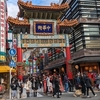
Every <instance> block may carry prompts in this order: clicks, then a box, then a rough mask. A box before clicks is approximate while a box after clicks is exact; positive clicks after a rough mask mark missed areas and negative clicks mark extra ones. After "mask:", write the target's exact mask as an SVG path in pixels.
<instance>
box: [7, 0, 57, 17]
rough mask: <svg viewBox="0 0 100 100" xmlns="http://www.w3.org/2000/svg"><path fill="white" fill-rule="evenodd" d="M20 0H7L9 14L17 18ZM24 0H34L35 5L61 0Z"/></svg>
mask: <svg viewBox="0 0 100 100" xmlns="http://www.w3.org/2000/svg"><path fill="white" fill-rule="evenodd" d="M17 1H18V0H7V7H8V16H11V17H14V18H16V16H17V13H18V11H19V9H18V5H17ZM23 1H32V3H33V5H46V6H49V5H50V3H51V2H52V3H59V0H23Z"/></svg>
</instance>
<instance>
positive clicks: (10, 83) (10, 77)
mask: <svg viewBox="0 0 100 100" xmlns="http://www.w3.org/2000/svg"><path fill="white" fill-rule="evenodd" d="M12 69H13V68H10V71H9V77H10V78H9V79H10V80H9V83H10V85H11V78H12V76H11V71H12ZM9 99H10V100H11V87H10V88H9Z"/></svg>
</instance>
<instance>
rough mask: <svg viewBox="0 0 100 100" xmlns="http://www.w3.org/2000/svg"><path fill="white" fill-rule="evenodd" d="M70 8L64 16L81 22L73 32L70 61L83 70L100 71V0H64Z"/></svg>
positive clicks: (63, 17)
mask: <svg viewBox="0 0 100 100" xmlns="http://www.w3.org/2000/svg"><path fill="white" fill-rule="evenodd" d="M65 2H67V3H68V4H69V6H70V8H69V9H68V10H67V11H66V13H65V14H64V15H63V16H62V20H64V19H66V18H67V19H77V20H78V22H79V24H78V25H77V26H75V27H74V29H73V32H71V37H70V44H71V45H72V48H71V57H72V60H71V61H70V63H71V64H72V66H73V68H75V66H78V67H77V68H76V69H77V70H80V71H81V72H96V73H99V71H100V0H63V1H62V3H65Z"/></svg>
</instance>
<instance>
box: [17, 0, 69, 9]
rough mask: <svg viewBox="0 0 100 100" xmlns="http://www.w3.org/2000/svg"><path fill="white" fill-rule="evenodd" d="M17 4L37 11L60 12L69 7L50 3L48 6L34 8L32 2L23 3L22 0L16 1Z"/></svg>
mask: <svg viewBox="0 0 100 100" xmlns="http://www.w3.org/2000/svg"><path fill="white" fill-rule="evenodd" d="M18 4H19V5H21V6H24V7H29V8H32V9H33V8H37V9H39V8H40V9H42V8H43V9H52V10H53V9H56V10H57V9H58V10H61V9H66V8H69V5H68V3H64V4H61V5H59V4H56V3H51V5H50V6H35V5H32V2H31V1H27V2H23V1H22V0H18Z"/></svg>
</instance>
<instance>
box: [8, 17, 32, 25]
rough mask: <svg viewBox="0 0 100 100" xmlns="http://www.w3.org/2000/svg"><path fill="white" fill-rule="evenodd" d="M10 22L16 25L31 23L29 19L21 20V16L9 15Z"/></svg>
mask: <svg viewBox="0 0 100 100" xmlns="http://www.w3.org/2000/svg"><path fill="white" fill-rule="evenodd" d="M7 20H8V22H10V23H13V24H16V25H30V24H29V22H28V19H23V20H19V18H18V17H17V18H12V17H8V19H7Z"/></svg>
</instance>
